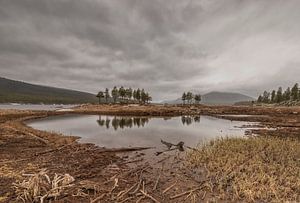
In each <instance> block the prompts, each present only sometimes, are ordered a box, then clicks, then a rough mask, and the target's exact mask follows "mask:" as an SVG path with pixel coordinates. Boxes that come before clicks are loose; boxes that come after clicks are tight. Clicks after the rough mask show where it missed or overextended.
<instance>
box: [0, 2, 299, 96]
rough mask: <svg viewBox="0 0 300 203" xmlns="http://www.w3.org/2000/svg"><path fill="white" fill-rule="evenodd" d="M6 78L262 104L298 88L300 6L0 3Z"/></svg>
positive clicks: (1, 66)
mask: <svg viewBox="0 0 300 203" xmlns="http://www.w3.org/2000/svg"><path fill="white" fill-rule="evenodd" d="M0 76H2V77H7V78H12V79H17V80H22V81H27V82H31V83H36V84H44V85H51V86H56V87H64V88H71V89H77V90H82V91H88V92H92V93H95V92H97V91H98V90H99V89H103V88H105V87H109V88H112V87H113V86H114V85H117V86H120V85H124V86H131V87H140V88H145V89H146V90H148V91H150V93H151V94H152V95H153V97H154V100H162V99H174V98H177V97H179V96H180V95H181V93H182V92H183V91H187V90H193V91H195V92H199V93H206V92H209V91H212V90H219V91H234V92H241V93H246V94H248V95H250V96H257V94H258V93H260V92H262V91H263V90H264V89H269V88H275V87H276V88H277V87H278V86H283V87H284V88H285V87H286V86H287V85H292V84H293V83H295V82H300V77H299V76H300V1H299V0H84V1H83V0H0Z"/></svg>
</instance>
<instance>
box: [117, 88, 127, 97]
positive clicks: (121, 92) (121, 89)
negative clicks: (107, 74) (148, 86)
mask: <svg viewBox="0 0 300 203" xmlns="http://www.w3.org/2000/svg"><path fill="white" fill-rule="evenodd" d="M119 95H120V97H121V99H122V100H124V97H125V96H126V90H125V89H124V87H123V86H121V87H120V89H119Z"/></svg>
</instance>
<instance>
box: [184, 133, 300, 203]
mask: <svg viewBox="0 0 300 203" xmlns="http://www.w3.org/2000/svg"><path fill="white" fill-rule="evenodd" d="M187 160H188V163H189V165H190V166H191V167H194V168H197V169H203V173H204V174H206V178H207V179H206V180H207V183H208V184H209V185H210V186H211V189H212V196H215V198H216V197H217V198H219V199H223V200H231V201H241V200H242V201H266V202H283V201H295V202H299V201H300V142H299V140H296V139H291V138H285V139H282V138H274V137H251V138H248V139H243V138H224V139H218V140H216V141H213V142H211V143H209V144H207V145H205V146H202V147H199V151H192V152H190V153H188V155H187Z"/></svg>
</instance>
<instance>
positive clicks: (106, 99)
mask: <svg viewBox="0 0 300 203" xmlns="http://www.w3.org/2000/svg"><path fill="white" fill-rule="evenodd" d="M104 97H105V102H106V103H107V101H108V99H109V97H110V95H109V89H108V88H106V89H105V93H104Z"/></svg>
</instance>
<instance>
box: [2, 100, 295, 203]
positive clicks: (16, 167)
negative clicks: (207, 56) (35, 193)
mask: <svg viewBox="0 0 300 203" xmlns="http://www.w3.org/2000/svg"><path fill="white" fill-rule="evenodd" d="M67 113H68V114H73V113H76V114H78V113H79V114H107V115H135V116H179V115H199V114H200V115H213V116H217V117H221V118H225V119H230V120H239V121H253V122H260V124H261V125H262V126H264V127H268V128H272V129H273V130H268V129H259V130H254V131H253V132H254V133H255V134H258V135H260V136H276V137H293V138H295V139H300V137H299V135H300V128H299V127H300V108H298V107H268V108H265V107H227V106H202V105H197V106H180V105H178V106H174V105H168V106H152V105H148V106H135V105H132V106H128V105H123V106H121V105H94V106H92V105H84V106H80V107H77V108H75V109H73V110H72V111H69V112H49V111H16V110H1V111H0V130H1V131H0V148H1V150H0V162H1V164H0V202H22V201H21V200H20V199H17V197H18V195H19V194H16V190H15V188H14V186H13V183H17V182H21V181H23V180H25V179H26V177H24V174H34V173H38V172H39V171H40V170H41V169H44V168H45V169H47V174H48V175H49V176H50V177H53V176H54V174H55V173H57V174H70V175H71V176H72V177H74V179H75V182H74V184H73V185H72V186H71V187H69V188H67V189H66V190H65V191H64V193H63V194H61V195H59V196H58V197H57V199H56V201H55V202H137V201H138V200H139V201H140V202H149V200H151V201H153V202H155V201H157V202H191V200H192V198H193V195H190V196H189V197H187V196H188V195H189V194H190V193H191V192H190V191H191V190H193V189H194V188H197V187H199V183H203V181H205V177H203V176H201V173H200V172H199V171H193V170H191V169H189V168H188V167H187V166H185V163H184V160H183V159H184V158H183V157H182V154H178V153H174V154H172V155H170V156H167V157H162V158H161V160H160V162H159V164H157V166H155V167H153V166H152V165H150V164H148V163H147V162H136V163H134V165H132V164H128V162H129V161H128V160H126V155H124V158H122V157H120V156H117V154H116V153H119V152H122V151H123V152H124V151H126V150H127V149H105V148H100V147H97V146H94V145H92V144H79V143H78V142H77V138H76V137H72V136H64V135H59V134H56V133H49V132H43V131H38V130H35V129H32V128H30V127H27V126H25V125H24V124H23V122H24V121H25V120H28V119H36V118H40V117H47V116H51V115H61V114H67ZM241 115H252V116H241ZM131 153H132V152H131ZM134 153H135V152H134ZM141 153H142V151H137V152H136V157H139V156H140V154H141ZM199 174H200V175H199ZM133 186H134V187H133ZM138 186H139V187H138ZM136 188H138V189H137V191H135V190H136ZM129 189H130V190H129ZM198 189H199V188H198ZM189 192H190V193H189ZM191 194H192V193H191ZM201 195H202V196H203V199H202V201H205V200H210V199H214V198H216V197H217V196H218V194H215V193H214V192H213V191H210V192H209V191H205V195H204V193H203V194H201ZM225 198H226V197H225ZM52 202H53V198H52Z"/></svg>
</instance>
